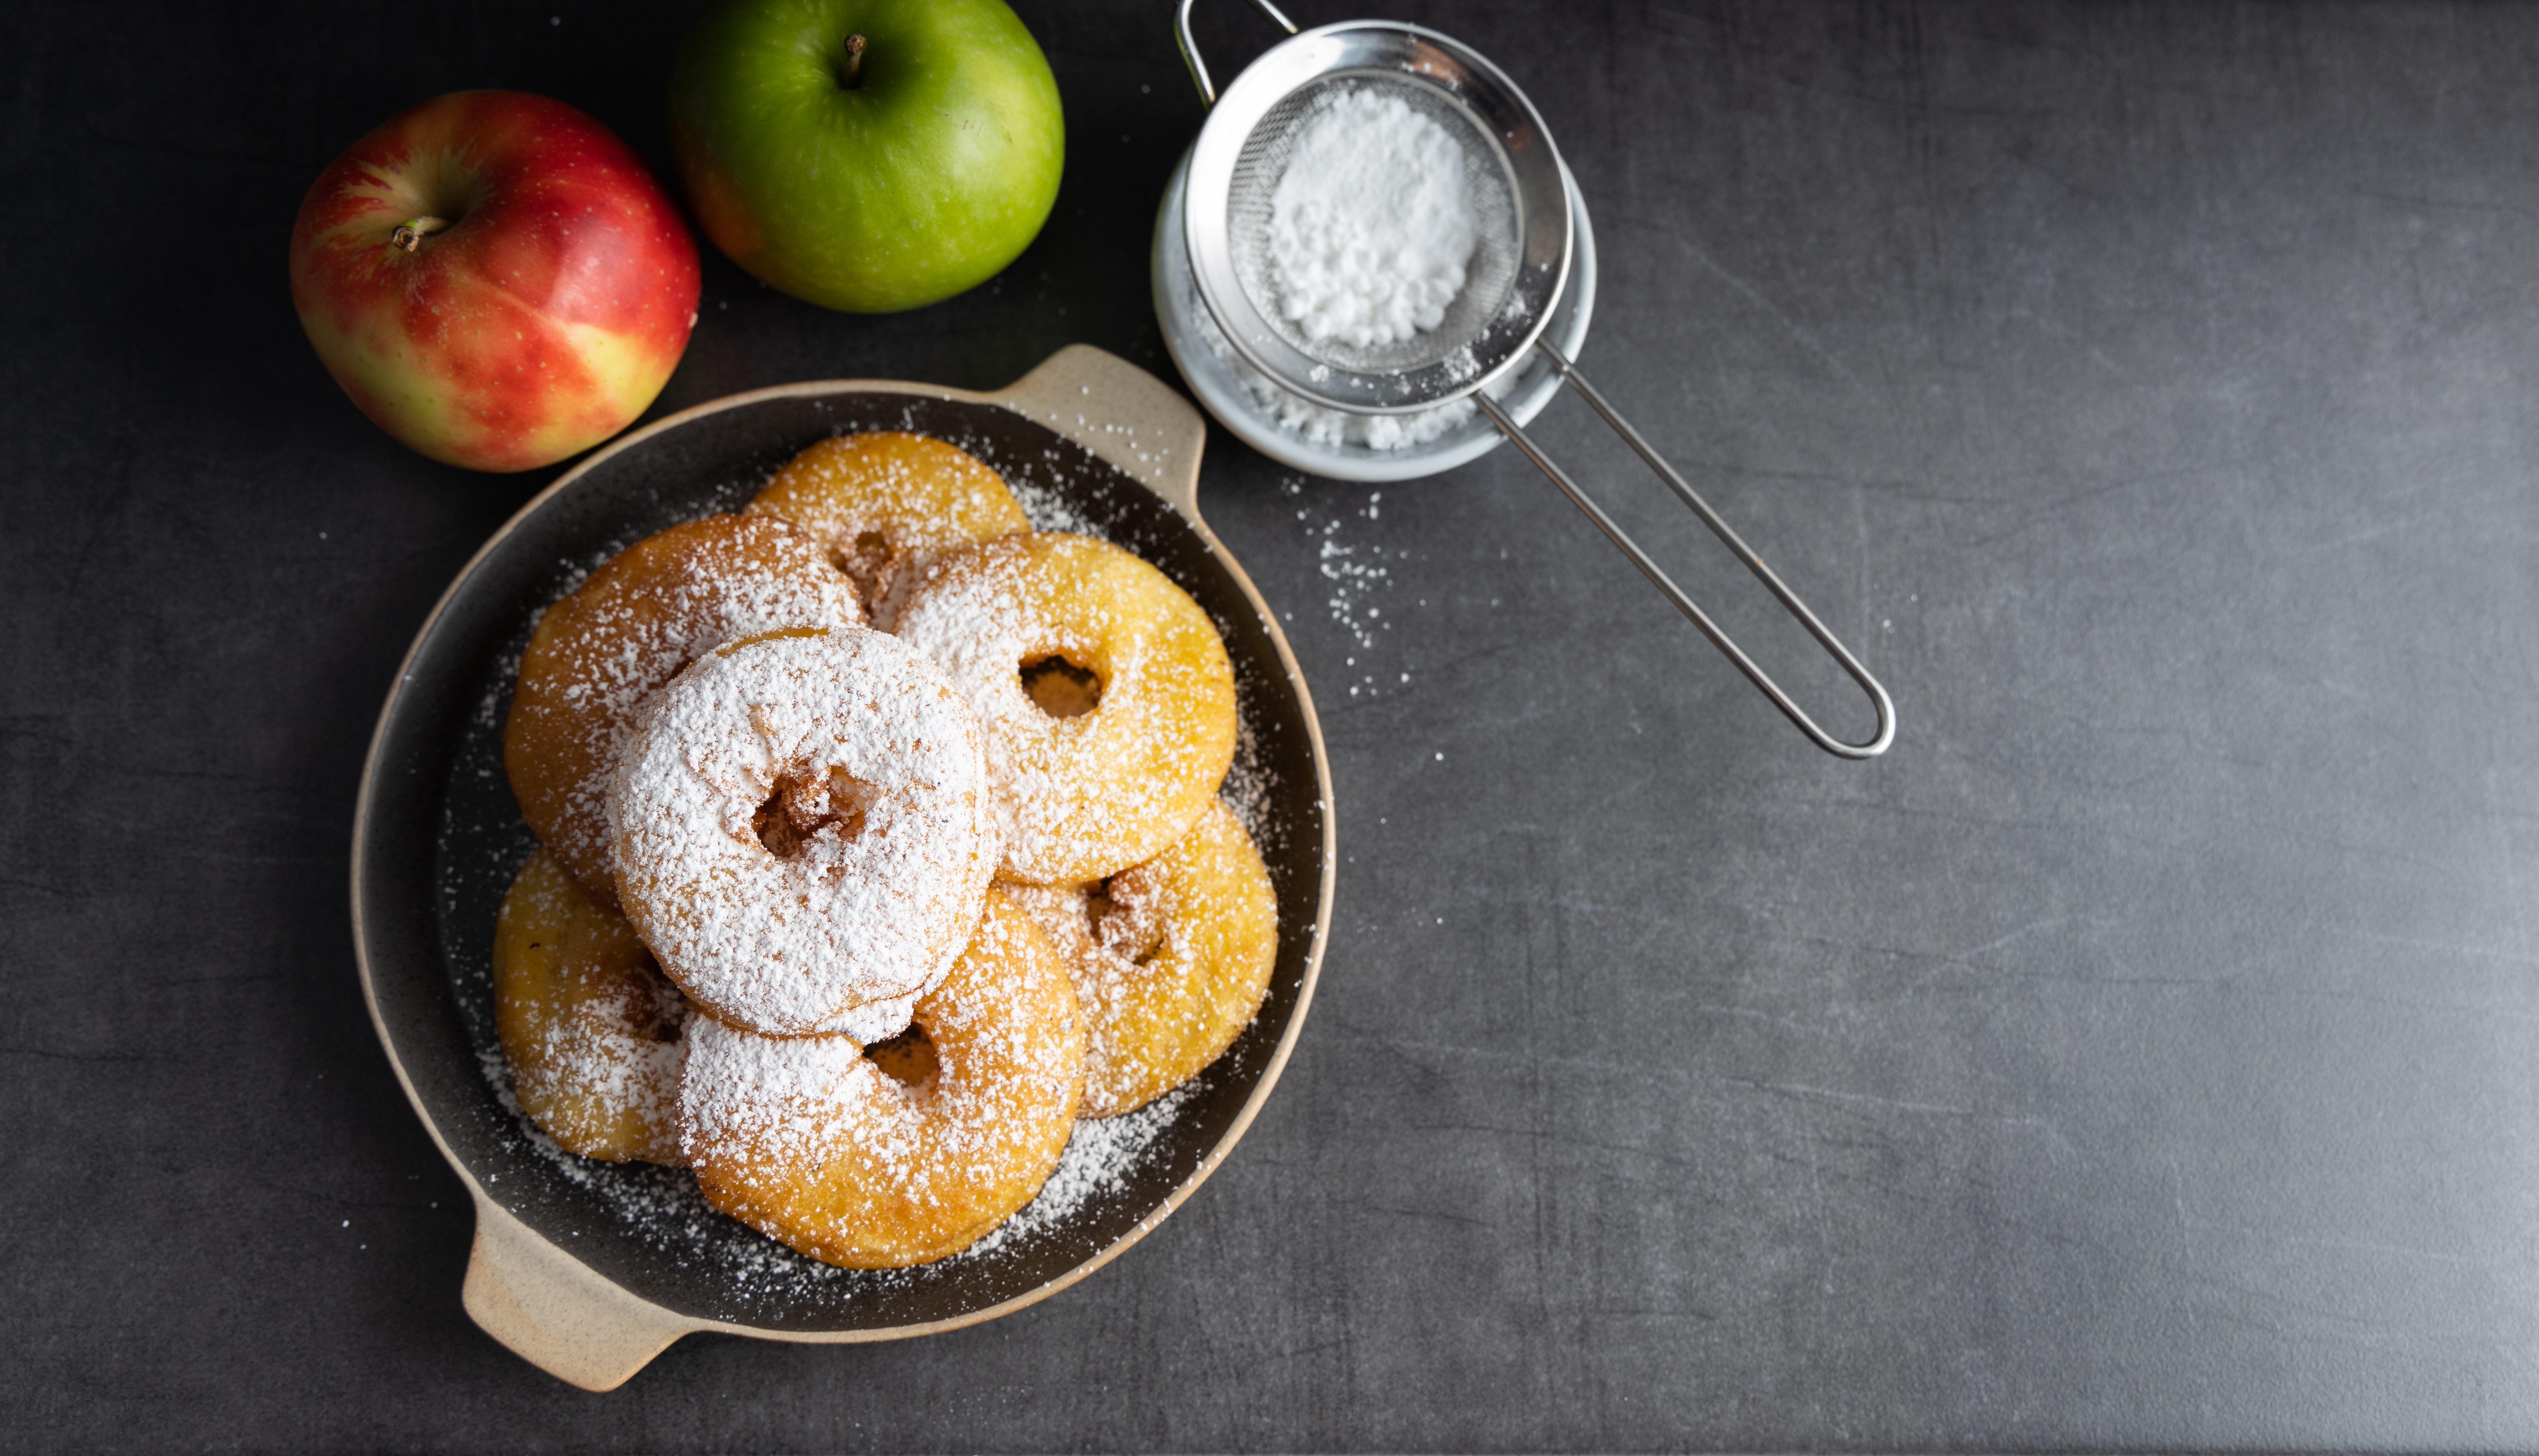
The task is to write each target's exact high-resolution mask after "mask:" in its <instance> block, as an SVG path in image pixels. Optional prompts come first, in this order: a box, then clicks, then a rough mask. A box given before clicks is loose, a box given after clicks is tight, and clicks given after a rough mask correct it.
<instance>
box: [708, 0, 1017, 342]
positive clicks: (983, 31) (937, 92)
mask: <svg viewBox="0 0 2539 1456" xmlns="http://www.w3.org/2000/svg"><path fill="white" fill-rule="evenodd" d="M670 151H671V155H672V157H673V158H674V159H675V161H676V163H677V166H678V172H679V179H680V181H681V182H682V183H683V184H684V185H685V186H686V188H687V193H688V200H689V203H690V204H691V206H693V207H694V209H695V211H696V215H697V220H698V222H699V223H701V224H702V225H703V226H704V228H705V231H706V235H707V236H709V237H711V238H713V239H714V241H715V245H716V246H717V247H720V248H721V249H722V250H723V251H724V252H725V253H727V254H729V255H730V257H731V260H732V261H733V262H735V263H738V264H739V265H740V266H741V267H743V268H746V269H748V270H749V271H750V272H751V273H753V274H756V275H757V276H758V277H759V278H762V279H764V280H766V281H767V282H768V283H770V284H773V285H774V286H776V287H777V288H780V289H783V290H784V291H785V292H787V293H789V294H791V295H793V296H794V297H795V298H805V299H808V300H809V301H811V302H814V303H819V304H823V305H826V306H827V307H831V308H846V309H852V310H854V311H856V312H858V313H887V312H891V311H894V310H896V309H901V308H915V307H917V306H919V305H920V304H925V303H931V302H933V301H935V300H936V299H938V298H950V297H951V296H952V295H954V294H957V293H960V292H961V291H962V290H964V289H967V288H972V287H974V286H976V285H978V284H981V283H984V282H986V281H987V280H988V279H990V278H992V277H994V276H995V273H996V272H997V270H999V269H1001V268H1003V267H1004V266H1005V265H1006V264H1007V263H1010V262H1012V261H1013V260H1014V256H1015V254H1017V253H1020V252H1021V251H1022V250H1023V249H1024V247H1026V246H1028V245H1029V244H1030V242H1031V240H1032V238H1033V237H1034V236H1035V235H1036V234H1038V233H1039V232H1040V227H1041V224H1042V223H1043V222H1045V221H1046V220H1047V219H1048V217H1049V210H1050V206H1051V204H1053V203H1055V202H1056V201H1057V200H1058V176H1059V171H1060V169H1061V167H1062V165H1064V161H1065V156H1066V125H1065V121H1064V117H1062V115H1061V114H1060V111H1059V103H1058V82H1057V80H1056V79H1055V78H1053V77H1052V76H1051V75H1050V73H1049V61H1048V59H1047V58H1046V57H1044V56H1043V55H1042V54H1041V52H1040V46H1039V45H1038V44H1037V43H1035V42H1034V41H1033V39H1032V37H1031V32H1029V31H1027V30H1025V29H1023V23H1022V22H1021V21H1019V20H1017V19H1015V17H1014V13H1013V12H1012V11H1011V10H1008V9H1006V8H1005V6H1004V4H1003V0H721V3H719V4H716V5H714V6H713V7H711V8H710V9H708V10H707V11H706V13H705V14H704V15H703V16H701V17H699V18H698V20H697V23H696V26H695V27H694V28H693V29H692V30H690V31H689V32H688V37H687V39H686V40H685V41H684V42H683V43H682V44H681V45H680V47H679V55H678V59H677V61H676V62H675V63H674V64H673V65H672V67H671V71H670Z"/></svg>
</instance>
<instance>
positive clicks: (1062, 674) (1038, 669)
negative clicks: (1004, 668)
mask: <svg viewBox="0 0 2539 1456" xmlns="http://www.w3.org/2000/svg"><path fill="white" fill-rule="evenodd" d="M1023 692H1024V693H1026V694H1028V695H1030V696H1031V700H1032V701H1034V702H1036V703H1038V704H1040V710H1041V711H1042V712H1045V713H1047V714H1049V715H1050V716H1051V717H1053V718H1080V717H1082V716H1084V715H1085V714H1086V713H1089V712H1091V711H1093V710H1094V709H1095V708H1097V707H1099V706H1101V705H1102V680H1101V679H1100V678H1098V677H1096V676H1095V675H1094V672H1093V669H1091V668H1089V667H1083V666H1080V665H1078V664H1076V663H1073V662H1069V661H1067V660H1066V659H1065V658H1064V657H1060V656H1057V655H1055V654H1053V655H1051V656H1048V657H1043V658H1040V659H1039V660H1037V661H1034V662H1026V663H1024V664H1023Z"/></svg>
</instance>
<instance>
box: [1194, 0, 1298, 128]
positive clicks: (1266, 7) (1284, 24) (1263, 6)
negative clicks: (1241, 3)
mask: <svg viewBox="0 0 2539 1456" xmlns="http://www.w3.org/2000/svg"><path fill="white" fill-rule="evenodd" d="M1192 3H1193V0H1182V3H1181V8H1180V9H1179V10H1177V11H1175V12H1174V13H1173V38H1174V39H1175V40H1178V41H1180V42H1181V46H1182V64H1183V65H1185V66H1188V67H1190V73H1191V80H1192V81H1194V82H1197V83H1198V84H1199V99H1200V104H1201V105H1204V106H1213V105H1215V104H1216V83H1214V82H1212V81H1210V80H1208V79H1207V63H1206V62H1205V61H1202V60H1201V59H1200V58H1199V42H1198V41H1197V40H1194V39H1192V38H1191V28H1190V13H1191V5H1192ZM1252 8H1253V9H1255V10H1257V11H1259V12H1261V13H1262V14H1263V15H1266V16H1268V17H1270V22H1271V23H1272V24H1274V25H1276V26H1277V27H1278V28H1279V29H1280V30H1282V31H1285V32H1286V33H1288V34H1290V35H1293V34H1295V33H1296V23H1295V22H1294V21H1291V20H1289V19H1287V18H1286V17H1285V16H1283V15H1280V14H1279V13H1278V7H1277V6H1275V5H1272V4H1270V0H1252Z"/></svg>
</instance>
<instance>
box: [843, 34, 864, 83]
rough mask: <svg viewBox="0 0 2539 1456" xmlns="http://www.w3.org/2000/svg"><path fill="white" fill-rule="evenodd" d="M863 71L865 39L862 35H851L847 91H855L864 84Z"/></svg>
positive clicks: (848, 41) (848, 42) (848, 50)
mask: <svg viewBox="0 0 2539 1456" xmlns="http://www.w3.org/2000/svg"><path fill="white" fill-rule="evenodd" d="M863 70H864V37H862V36H861V35H849V36H848V37H847V70H846V76H845V85H846V88H847V90H849V91H853V90H855V89H856V88H857V87H858V86H860V85H862V84H863V79H864V77H863Z"/></svg>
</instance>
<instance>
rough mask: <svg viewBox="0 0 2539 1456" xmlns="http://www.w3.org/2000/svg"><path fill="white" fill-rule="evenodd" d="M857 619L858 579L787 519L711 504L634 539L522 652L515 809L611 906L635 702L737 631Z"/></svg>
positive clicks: (514, 717)
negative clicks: (621, 783)
mask: <svg viewBox="0 0 2539 1456" xmlns="http://www.w3.org/2000/svg"><path fill="white" fill-rule="evenodd" d="M862 621H863V610H862V608H861V606H860V605H859V604H858V601H857V598H856V590H855V586H854V584H853V583H852V582H850V581H849V580H848V579H847V578H846V576H845V575H844V574H842V573H841V572H839V571H838V570H837V568H835V567H834V566H832V565H830V564H829V563H828V561H827V560H826V558H824V557H823V556H822V555H821V553H820V550H819V548H818V547H817V546H815V545H813V544H812V542H811V541H810V540H809V539H808V538H807V537H804V536H801V535H800V534H798V533H797V532H796V531H795V530H794V528H793V527H791V526H789V525H788V524H786V523H784V522H782V521H779V520H775V519H772V518H754V517H744V516H729V515H725V516H708V517H706V518H704V519H702V520H697V521H689V522H685V523H683V524H681V525H677V526H672V527H670V528H669V529H668V530H665V531H661V532H658V533H656V534H654V535H652V536H649V537H647V538H645V539H644V540H643V541H640V542H638V543H636V544H635V545H634V546H632V547H629V548H628V549H627V550H626V551H625V552H623V553H621V554H620V555H618V556H617V557H615V558H613V559H612V560H611V561H609V562H608V563H606V564H605V565H603V566H601V567H600V568H599V569H598V570H596V571H594V572H593V573H591V575H590V576H589V577H588V578H587V579H586V580H584V581H583V582H582V583H581V584H580V585H579V586H577V587H576V588H575V589H574V590H573V592H572V593H571V594H570V595H568V596H566V597H565V598H563V599H562V600H561V601H558V602H557V603H556V604H555V605H554V606H553V607H550V608H549V609H548V610H547V612H546V614H545V616H544V617H543V618H542V619H541V620H540V622H539V624H538V628H537V630H536V631H535V632H533V633H532V634H531V637H530V640H529V645H528V646H527V648H526V649H525V650H524V652H523V653H522V657H521V665H520V676H519V683H518V687H517V689H516V690H515V693H514V695H513V698H512V710H511V717H510V720H509V723H508V725H507V727H506V729H505V737H506V757H507V759H508V760H509V763H510V769H511V779H512V787H513V790H514V792H515V794H517V795H518V797H519V801H520V812H521V814H522V815H523V816H524V817H526V818H527V820H528V822H529V826H530V827H531V828H533V829H535V830H536V831H537V834H538V838H539V840H540V841H541V842H543V843H544V844H545V845H546V847H547V851H548V852H549V853H551V854H553V855H554V856H555V857H556V858H557V859H558V860H559V861H561V862H562V863H563V865H564V867H565V869H566V870H567V872H569V873H570V874H572V876H573V877H574V879H575V880H576V881H578V882H580V883H581V885H582V887H583V889H584V890H585V891H587V892H589V893H590V895H591V897H592V898H594V899H596V900H598V901H599V902H600V903H601V904H603V905H607V906H609V907H611V908H614V907H615V906H616V893H615V886H614V885H613V884H612V883H611V879H610V872H609V866H610V851H611V845H610V842H609V821H608V809H607V795H608V784H609V779H610V776H611V775H612V774H613V773H614V772H615V770H616V766H617V760H618V757H619V755H620V754H621V753H622V752H623V751H624V748H625V745H626V740H627V736H628V734H629V732H630V731H631V729H632V726H633V723H634V719H635V714H636V711H637V709H638V708H639V707H641V706H642V704H643V703H644V701H645V700H646V699H647V698H649V697H650V696H651V695H652V694H653V693H654V692H655V691H656V690H658V689H659V688H660V687H661V686H662V685H663V684H665V683H667V682H669V681H670V679H671V678H673V677H675V676H677V674H678V672H679V670H680V669H681V668H684V667H685V666H687V665H688V663H690V662H691V661H693V660H695V658H696V657H697V656H698V655H699V654H701V653H703V652H706V651H709V650H711V649H712V648H714V647H717V646H720V645H721V644H722V643H724V642H728V641H730V640H732V639H733V638H735V637H741V636H746V635H749V634H750V633H753V632H762V631H768V630H771V629H779V628H789V627H814V628H819V627H833V626H834V627H852V626H857V625H859V624H861V623H862Z"/></svg>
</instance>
